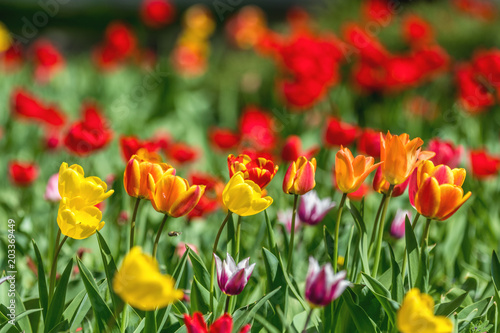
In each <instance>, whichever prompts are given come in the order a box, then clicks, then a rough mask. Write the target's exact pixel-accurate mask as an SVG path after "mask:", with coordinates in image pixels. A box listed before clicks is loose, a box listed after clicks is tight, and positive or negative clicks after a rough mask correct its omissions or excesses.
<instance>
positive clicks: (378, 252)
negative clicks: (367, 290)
mask: <svg viewBox="0 0 500 333" xmlns="http://www.w3.org/2000/svg"><path fill="white" fill-rule="evenodd" d="M393 190H394V185H391V186H389V192H388V193H387V199H386V200H385V202H384V208H383V209H382V216H381V217H380V223H379V225H378V227H379V228H378V234H377V244H376V245H377V247H376V248H375V261H374V263H373V271H372V276H373V277H374V278H376V277H377V272H378V266H379V264H380V255H381V252H382V238H383V235H384V222H385V214H387V207H388V206H389V201H391V196H392V191H393Z"/></svg>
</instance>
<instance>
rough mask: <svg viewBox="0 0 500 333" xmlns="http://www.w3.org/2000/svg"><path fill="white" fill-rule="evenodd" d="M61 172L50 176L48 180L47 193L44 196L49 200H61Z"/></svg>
mask: <svg viewBox="0 0 500 333" xmlns="http://www.w3.org/2000/svg"><path fill="white" fill-rule="evenodd" d="M58 186H59V174H58V173H56V174H54V175H52V176H50V178H49V181H48V182H47V187H46V188H45V194H44V195H43V198H44V199H45V200H47V201H52V202H59V201H60V200H61V195H60V194H59V188H58Z"/></svg>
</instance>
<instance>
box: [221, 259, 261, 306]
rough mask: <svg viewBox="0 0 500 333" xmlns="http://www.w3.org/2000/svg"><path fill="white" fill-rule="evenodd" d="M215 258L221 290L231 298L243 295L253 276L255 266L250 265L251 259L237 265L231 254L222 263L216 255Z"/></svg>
mask: <svg viewBox="0 0 500 333" xmlns="http://www.w3.org/2000/svg"><path fill="white" fill-rule="evenodd" d="M214 257H215V265H216V267H217V282H218V283H219V288H220V290H222V292H224V293H225V294H226V295H230V296H231V295H238V294H239V293H241V292H242V291H243V288H245V286H246V285H247V283H248V279H249V278H250V275H252V272H253V269H254V267H255V264H252V265H248V264H249V263H250V258H246V259H244V260H242V261H240V262H239V263H238V265H236V263H235V262H234V259H233V258H232V257H231V255H230V254H229V253H228V254H227V257H226V260H224V261H221V260H220V258H219V257H218V256H217V255H216V254H215V253H214Z"/></svg>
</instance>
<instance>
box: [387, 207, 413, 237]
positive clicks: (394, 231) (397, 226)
mask: <svg viewBox="0 0 500 333" xmlns="http://www.w3.org/2000/svg"><path fill="white" fill-rule="evenodd" d="M406 216H408V218H409V219H411V213H410V212H409V211H408V210H403V209H399V208H398V210H397V211H396V216H395V217H394V220H392V224H391V236H392V237H394V238H403V237H404V235H405V221H406Z"/></svg>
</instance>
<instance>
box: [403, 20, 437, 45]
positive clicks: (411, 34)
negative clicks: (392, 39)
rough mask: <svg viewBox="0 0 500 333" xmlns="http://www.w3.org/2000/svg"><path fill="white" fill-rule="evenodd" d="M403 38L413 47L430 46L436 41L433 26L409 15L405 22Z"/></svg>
mask: <svg viewBox="0 0 500 333" xmlns="http://www.w3.org/2000/svg"><path fill="white" fill-rule="evenodd" d="M402 30H403V37H404V38H405V39H406V41H407V42H408V43H409V44H410V45H413V46H419V45H422V44H430V43H432V42H433V41H434V31H433V29H432V27H431V25H430V24H429V23H428V22H427V21H425V20H424V19H423V18H421V17H420V16H418V15H408V16H406V17H405V18H404V20H403V27H402Z"/></svg>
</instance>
